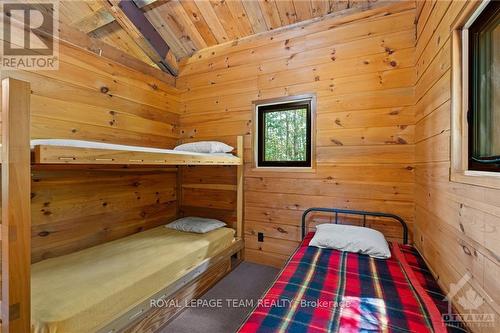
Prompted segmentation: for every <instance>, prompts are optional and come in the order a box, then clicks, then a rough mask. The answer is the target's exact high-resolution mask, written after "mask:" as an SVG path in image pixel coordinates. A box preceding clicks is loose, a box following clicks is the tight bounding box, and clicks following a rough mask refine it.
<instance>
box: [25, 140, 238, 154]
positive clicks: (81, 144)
mask: <svg viewBox="0 0 500 333" xmlns="http://www.w3.org/2000/svg"><path fill="white" fill-rule="evenodd" d="M39 145H48V146H64V147H77V148H94V149H109V150H124V151H139V152H146V153H161V154H178V155H198V156H207V155H208V156H213V155H217V156H227V157H236V156H234V155H233V154H231V153H214V154H208V153H191V152H186V151H178V150H173V149H160V148H149V147H139V146H127V145H117V144H112V143H104V142H94V141H84V140H70V139H37V140H31V148H34V147H35V146H39Z"/></svg>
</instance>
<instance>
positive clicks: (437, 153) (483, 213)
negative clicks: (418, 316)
mask: <svg viewBox="0 0 500 333" xmlns="http://www.w3.org/2000/svg"><path fill="white" fill-rule="evenodd" d="M417 6H418V10H417V15H418V16H417V17H418V21H417V46H416V70H417V75H418V78H417V83H416V86H415V98H416V108H415V115H416V125H415V142H416V152H415V162H416V164H415V166H416V169H415V173H416V190H415V208H416V214H415V215H416V216H415V242H416V245H417V247H418V248H419V250H420V251H421V252H422V253H423V255H424V256H425V258H426V260H427V261H428V263H429V264H430V266H431V268H432V269H433V271H434V273H435V275H436V276H437V278H438V280H439V282H440V284H441V286H442V287H443V288H444V289H445V290H446V291H448V290H449V289H450V284H451V283H457V282H458V281H459V280H460V279H461V278H462V277H463V276H464V275H465V274H466V273H470V274H471V279H470V280H469V281H468V282H467V283H466V285H465V286H464V287H463V288H462V289H461V290H460V291H459V294H458V295H457V296H456V297H455V299H454V300H455V305H456V306H457V307H458V308H459V309H460V310H462V312H464V309H463V307H462V306H461V305H460V303H459V302H457V300H458V298H459V297H462V296H464V293H465V292H467V291H469V290H472V291H474V292H476V293H477V294H478V295H479V296H481V297H482V298H483V301H484V303H483V304H481V306H480V307H479V308H477V309H472V310H471V311H472V313H482V314H488V313H489V314H492V313H493V314H495V313H496V318H497V324H496V327H489V328H488V327H478V326H477V325H474V324H471V325H472V326H471V327H472V328H473V329H474V330H475V331H481V332H489V331H491V332H493V331H495V328H496V329H497V330H498V318H500V317H499V316H498V314H499V313H500V309H499V308H498V304H500V284H499V283H498V277H499V276H500V257H499V253H500V209H499V208H500V190H495V189H491V188H485V187H480V186H472V185H465V184H461V183H456V182H450V180H449V179H450V177H449V170H450V147H451V145H450V117H451V115H450V104H451V92H450V86H451V81H450V77H451V65H450V63H451V46H450V42H451V41H450V29H451V26H452V23H453V22H454V21H455V20H456V18H457V17H458V16H459V14H460V13H461V12H462V11H463V10H464V8H466V6H470V2H465V1H453V2H448V1H432V2H431V1H427V2H425V3H424V2H420V3H419V4H418V5H417ZM472 295H473V296H474V295H475V294H472Z"/></svg>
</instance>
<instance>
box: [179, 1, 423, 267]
mask: <svg viewBox="0 0 500 333" xmlns="http://www.w3.org/2000/svg"><path fill="white" fill-rule="evenodd" d="M414 19H415V3H414V2H410V1H408V2H401V3H396V4H393V5H391V6H387V7H381V6H380V5H375V6H374V7H373V8H372V9H370V10H365V11H360V10H357V9H354V10H347V11H345V12H343V13H341V14H338V15H335V16H329V17H328V18H325V19H320V20H316V21H315V22H314V23H311V24H308V25H301V26H297V27H295V28H292V29H286V30H283V31H279V30H277V31H275V32H272V33H271V34H261V35H257V36H255V37H251V38H247V39H242V40H241V41H239V42H235V43H229V44H224V45H221V46H216V47H212V48H209V49H206V50H202V51H201V52H198V53H197V54H195V55H194V56H193V57H191V58H189V59H188V60H187V61H184V62H182V63H181V71H180V77H179V78H178V80H177V87H178V88H179V89H180V90H181V91H182V95H181V97H182V103H181V110H182V114H181V118H180V124H181V133H180V134H181V138H183V140H184V141H189V140H203V139H218V140H222V141H226V142H228V143H230V144H234V136H235V135H246V137H245V159H246V165H245V190H244V191H245V222H244V224H245V243H246V250H245V255H246V259H247V260H249V261H253V262H258V263H264V264H269V265H274V266H281V265H282V264H283V263H284V261H285V260H286V259H287V258H288V257H289V255H290V254H291V253H292V251H294V249H295V248H296V246H297V244H298V242H299V240H300V216H301V214H302V212H303V210H304V209H306V208H309V207H313V206H320V207H342V208H352V209H363V210H375V211H386V212H391V213H395V214H398V215H401V216H402V217H403V218H405V220H406V221H407V222H408V223H409V224H410V227H411V224H412V222H413V216H414V203H413V197H414V136H415V133H414V106H413V104H414V83H415V77H416V75H415V69H414V55H415V47H414V46H415V25H414ZM304 93H315V94H316V95H317V97H318V103H317V104H318V108H317V119H316V121H317V132H316V140H317V141H316V145H317V149H316V161H317V168H316V169H315V172H269V171H268V172H264V171H260V170H255V169H253V166H252V160H251V156H252V147H251V141H252V140H251V133H252V129H253V124H252V112H253V110H252V101H254V100H258V99H268V98H274V97H280V96H286V95H298V94H304ZM187 169H188V170H187V171H183V179H184V182H186V183H190V184H198V186H190V187H187V188H183V189H182V201H181V206H182V207H181V210H182V211H184V212H185V213H186V214H204V215H211V216H215V217H221V218H224V219H226V220H232V219H234V203H235V198H236V197H235V192H234V189H232V188H230V187H227V188H224V189H221V188H220V187H215V186H211V184H220V183H221V182H223V181H224V179H226V181H227V183H228V184H231V181H232V180H231V177H232V176H231V175H229V173H230V172H231V171H229V169H228V171H224V169H223V168H221V169H220V170H216V171H214V170H213V169H208V168H199V167H191V168H187ZM232 179H234V178H232ZM323 219H324V217H323V216H316V220H319V221H321V220H323ZM323 221H324V220H323ZM382 230H383V231H384V232H385V233H386V235H388V236H389V237H391V238H394V237H398V236H399V235H400V233H399V232H400V231H399V229H398V228H394V227H390V226H389V225H386V226H384V227H383V228H382ZM258 232H263V233H264V242H258V241H257V233H258Z"/></svg>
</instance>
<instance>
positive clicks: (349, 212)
mask: <svg viewBox="0 0 500 333" xmlns="http://www.w3.org/2000/svg"><path fill="white" fill-rule="evenodd" d="M311 212H326V213H335V222H334V223H335V224H338V223H339V214H346V215H358V216H363V227H365V226H366V217H367V216H373V217H387V218H390V219H393V220H396V221H398V222H399V223H400V224H401V226H402V228H403V244H408V226H407V225H406V222H405V221H404V220H403V219H402V218H401V217H400V216H398V215H395V214H388V213H380V212H367V211H364V210H350V209H340V208H320V207H313V208H308V209H306V210H305V211H304V213H303V214H302V239H304V237H305V236H306V229H307V228H306V224H307V222H306V217H307V214H309V213H311Z"/></svg>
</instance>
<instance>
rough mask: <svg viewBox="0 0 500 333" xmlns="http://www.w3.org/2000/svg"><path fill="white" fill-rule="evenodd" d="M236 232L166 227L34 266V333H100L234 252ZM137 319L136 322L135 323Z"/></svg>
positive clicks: (224, 229)
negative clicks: (230, 249)
mask: <svg viewBox="0 0 500 333" xmlns="http://www.w3.org/2000/svg"><path fill="white" fill-rule="evenodd" d="M234 241H235V239H234V230H233V229H230V228H220V229H217V230H214V231H211V232H208V233H206V234H194V233H187V232H180V231H175V230H172V229H168V228H165V227H164V226H161V227H157V228H153V229H150V230H147V231H144V232H140V233H137V234H134V235H132V236H129V237H125V238H122V239H118V240H115V241H112V242H109V243H105V244H102V245H99V246H95V247H92V248H88V249H85V250H82V251H79V252H75V253H72V254H69V255H65V256H61V257H57V258H53V259H48V260H45V261H42V262H39V263H36V264H33V265H32V274H31V285H32V296H31V301H32V319H31V320H32V332H35V333H46V332H72V333H78V332H85V333H87V332H96V331H99V330H101V329H102V328H103V327H106V326H107V325H108V324H109V322H110V320H114V319H116V318H119V317H120V316H123V315H124V314H128V315H129V316H131V317H133V316H134V315H135V314H136V313H137V314H140V313H142V312H143V309H139V308H137V307H138V306H139V305H140V304H144V302H145V301H146V303H147V302H148V301H149V299H151V298H152V296H153V295H160V294H161V293H162V291H163V290H165V288H166V287H168V286H169V285H171V284H172V283H174V282H175V281H177V280H178V279H179V278H181V277H183V276H185V275H186V274H188V273H189V272H191V271H193V269H195V268H196V267H197V266H198V265H199V264H200V263H202V262H203V261H204V260H206V259H207V258H210V257H213V256H215V255H217V253H220V252H221V251H223V250H224V249H227V248H228V247H230V246H231V245H232V244H233V242H234ZM132 319H133V318H132Z"/></svg>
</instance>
